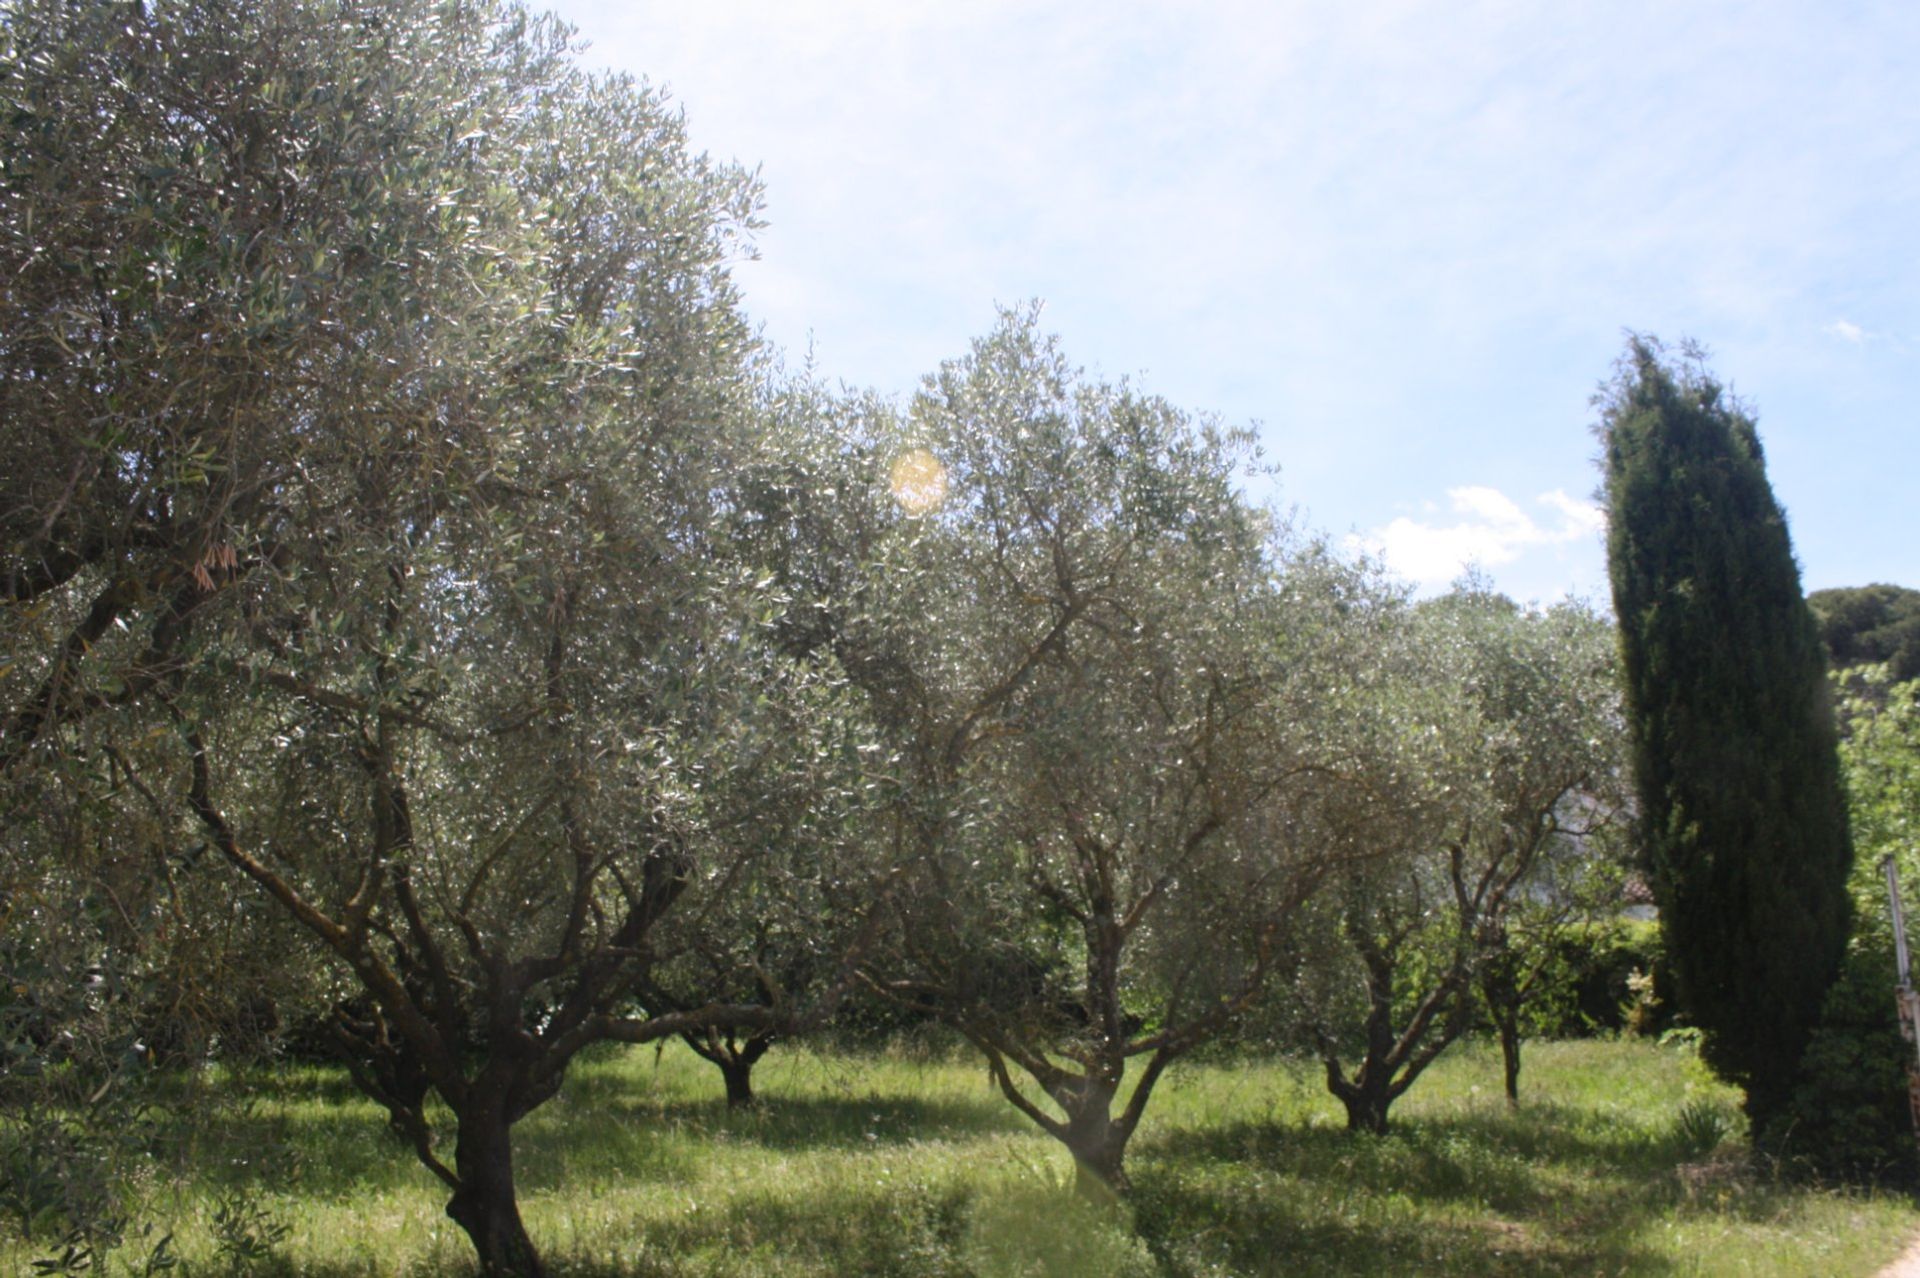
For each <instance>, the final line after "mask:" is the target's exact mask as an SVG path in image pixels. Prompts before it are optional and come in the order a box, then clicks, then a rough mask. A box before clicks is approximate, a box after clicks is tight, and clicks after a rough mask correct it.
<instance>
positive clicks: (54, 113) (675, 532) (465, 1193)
mask: <svg viewBox="0 0 1920 1278" xmlns="http://www.w3.org/2000/svg"><path fill="white" fill-rule="evenodd" d="M4 32H5V35H4V39H5V42H6V47H5V51H4V53H5V56H4V57H0V99H4V102H5V105H6V109H7V110H8V112H9V114H10V120H11V121H12V124H11V127H10V128H9V130H8V131H7V132H6V134H5V137H4V140H0V147H4V152H3V153H0V158H3V159H4V165H3V166H0V180H3V182H4V185H0V200H4V204H0V237H4V238H0V269H4V270H5V272H6V276H7V279H8V280H9V285H8V288H7V290H6V292H5V294H4V300H0V308H4V319H3V321H0V443H4V445H5V447H6V449H7V451H8V453H9V456H10V461H12V462H16V463H18V464H10V466H9V467H8V469H7V471H6V474H5V477H4V479H0V486H4V497H5V500H4V501H0V509H3V510H4V512H5V513H4V515H0V519H3V520H4V529H5V543H4V556H5V558H4V563H3V564H0V569H3V571H4V580H5V591H6V608H5V612H4V615H0V626H4V628H5V640H6V651H7V653H8V661H7V665H6V667H5V669H4V671H0V696H4V698H5V709H4V710H3V711H0V769H4V774H5V777H6V780H7V786H8V789H7V795H8V803H9V805H10V807H11V805H13V804H14V803H15V802H17V801H18V802H24V801H26V800H25V799H24V798H23V797H22V796H26V795H29V794H30V792H31V790H32V786H33V785H34V784H36V783H37V782H36V781H35V778H44V777H46V776H48V775H50V774H52V773H55V772H59V771H61V770H63V769H65V770H69V771H71V770H74V769H78V768H87V767H91V768H95V770H99V768H100V767H101V766H103V765H100V763H99V760H100V759H101V758H103V757H107V758H111V757H112V756H111V754H110V753H109V752H110V751H112V750H118V752H119V756H120V757H119V761H118V762H116V763H115V765H114V766H116V767H120V766H123V765H125V766H126V767H128V768H130V774H129V775H128V778H127V783H128V784H129V785H136V784H137V786H138V788H140V789H141V790H142V791H144V792H145V793H146V794H149V795H151V796H153V799H154V801H155V802H156V803H158V804H160V805H161V806H163V807H165V808H168V809H169V810H170V811H171V812H172V813H173V814H174V816H175V818H176V819H178V820H184V821H187V822H190V823H191V824H192V826H193V827H194V828H195V830H196V832H197V839H198V843H199V845H200V846H202V847H204V848H206V849H207V851H208V852H210V853H211V854H212V855H214V856H216V857H218V858H220V859H222V860H224V861H225V863H227V864H228V865H229V866H231V867H232V868H233V869H235V870H237V871H238V872H239V874H240V876H241V877H242V878H244V879H245V880H250V881H251V883H252V885H253V889H254V890H256V891H258V892H260V893H263V894H264V897H263V898H262V899H266V900H270V901H271V902H273V903H274V904H275V905H276V907H277V908H279V909H281V910H283V911H285V912H286V914H287V915H288V916H289V917H291V918H292V919H293V920H294V921H295V922H297V924H298V925H299V926H300V928H301V929H302V930H303V932H304V934H305V935H306V936H307V937H308V938H309V940H310V941H311V942H312V943H313V944H314V945H315V946H316V947H317V949H318V950H319V951H320V952H321V953H323V954H325V955H327V956H328V957H329V958H330V960H331V961H332V962H333V963H335V964H336V966H337V968H338V969H339V970H341V971H343V972H345V973H347V974H348V975H349V977H350V979H351V980H352V982H353V983H354V984H355V985H356V986H357V987H358V989H359V991H360V995H361V997H360V998H359V999H357V1000H355V1001H354V1002H353V1004H352V1005H351V1006H350V1007H348V1008H345V1009H343V1014H342V1016H341V1018H340V1020H339V1024H338V1030H339V1034H340V1037H341V1040H342V1042H343V1045H344V1046H346V1047H347V1048H348V1050H349V1057H350V1060H351V1062H352V1065H353V1068H354V1075H355V1078H356V1080H357V1081H358V1082H359V1083H360V1085H361V1086H362V1087H363V1088H364V1089H365V1090H366V1091H367V1092H368V1093H369V1094H370V1095H372V1096H373V1097H375V1098H376V1099H377V1100H378V1101H380V1102H381V1103H382V1104H383V1105H384V1106H385V1107H386V1109H387V1111H388V1113H389V1115H390V1117H391V1121H392V1122H393V1124H394V1126H395V1127H396V1128H397V1129H399V1130H400V1131H402V1132H403V1133H404V1134H406V1136H407V1137H408V1139H409V1140H410V1142H411V1143H412V1146H413V1148H414V1150H415V1152H416V1154H417V1155H418V1157H419V1159H420V1160H421V1162H422V1163H423V1164H424V1165H425V1166H427V1167H428V1168H430V1169H431V1170H432V1171H433V1173H434V1174H435V1175H436V1176H438V1177H439V1178H440V1179H441V1180H442V1181H444V1182H445V1184H446V1185H447V1187H448V1190H449V1191H450V1202H449V1207H448V1211H449V1214H450V1215H451V1216H452V1217H453V1218H454V1219H455V1220H456V1221H457V1222H458V1223H459V1224H460V1225H461V1226H462V1227H463V1228H464V1229H465V1230H466V1232H467V1233H468V1235H469V1236H470V1237H471V1239H472V1240H473V1243H474V1245H475V1248H476V1250H477V1252H478V1255H479V1259H480V1265H481V1269H482V1270H483V1271H484V1272H487V1273H500V1274H522V1275H524V1274H535V1273H539V1272H541V1264H540V1261H539V1258H538V1256H537V1253H536V1252H535V1249H534V1248H533V1246H532V1244H531V1242H530V1241H529V1240H528V1238H527V1235H526V1233H525V1230H524V1228H523V1227H522V1224H521V1221H520V1218H519V1214H518V1209H517V1206H516V1202H515V1195H514V1184H513V1164H512V1148H511V1130H512V1127H513V1124H514V1123H515V1122H517V1121H518V1120H519V1119H520V1118H521V1117H523V1116H524V1115H525V1114H526V1113H528V1112H529V1111H531V1110H532V1109H533V1108H534V1107H536V1106H538V1105H539V1104H541V1103H542V1102H543V1101H544V1100H546V1099H547V1098H549V1097H551V1096H552V1095H553V1094H554V1092H555V1090H556V1089H557V1088H558V1086H559V1085H560V1081H561V1078H562V1076H563V1074H564V1072H565V1070H566V1067H567V1065H568V1062H569V1061H570V1060H571V1059H572V1058H573V1057H574V1056H575V1055H576V1054H577V1053H578V1052H579V1051H580V1050H581V1049H582V1048H583V1047H584V1046H586V1045H587V1044H589V1043H593V1042H597V1041H602V1040H606V1039H620V1040H625V1041H647V1040H653V1039H658V1038H661V1037H663V1036H669V1035H673V1034H678V1033H681V1032H683V1031H689V1030H700V1029H704V1028H705V1027H708V1026H713V1025H728V1024H732V1025H738V1026H765V1025H772V1024H775V1023H778V1022H780V1021H781V1020H782V1019H784V1018H785V1017H786V1016H787V1014H788V1011H789V1010H790V1009H788V1008H783V1007H780V1006H768V1005H766V1004H765V1002H764V1001H761V1002H756V1003H754V1004H751V1005H748V1004H734V1003H731V1002H728V1003H725V1004H724V1005H707V1004H704V1003H701V1004H698V1005H689V1006H686V1007H684V1008H682V1009H680V1010H674V1011H666V1010H657V1009H653V1008H648V1009H647V1014H635V1013H634V1012H633V1011H632V1009H633V1008H634V1007H635V1006H636V1000H637V999H638V998H639V996H640V994H641V993H642V991H643V988H644V986H645V984H646V981H647V979H648V976H649V974H650V973H651V972H652V971H654V970H656V969H657V968H658V967H659V965H660V964H662V963H663V962H666V961H669V960H671V959H672V957H673V956H674V955H676V954H678V953H680V952H682V951H683V950H685V949H686V948H687V946H688V945H689V944H690V938H691V937H692V936H694V935H695V934H696V933H697V930H698V926H699V923H700V921H701V920H702V919H703V918H707V917H710V916H711V912H710V907H708V906H707V905H705V904H704V903H705V902H707V901H709V900H710V899H712V898H714V897H717V896H723V895H725V894H727V893H731V892H736V891H740V890H742V889H743V885H745V884H748V883H751V882H754V881H756V878H755V876H756V875H758V874H760V873H761V872H762V869H763V867H764V866H765V864H766V863H765V860H764V858H762V857H760V856H759V855H758V851H759V849H760V848H761V847H762V846H764V844H765V843H766V840H765V839H756V838H741V837H734V838H722V837H720V835H721V833H722V829H721V827H722V826H724V825H725V823H726V822H725V820H724V819H723V814H721V813H720V812H719V810H718V808H717V807H716V805H715V804H714V803H711V802H709V801H708V800H707V799H706V797H705V794H704V788H705V784H706V778H707V777H710V776H715V775H717V774H719V773H721V772H724V771H725V770H726V769H728V768H729V767H733V766H735V764H734V763H732V762H730V761H731V760H734V759H736V758H737V757H738V756H739V753H740V749H739V748H740V745H741V741H740V736H741V734H743V733H745V734H752V733H755V732H761V731H768V732H771V731H775V730H783V729H781V727H780V724H781V716H780V715H778V714H772V713H748V709H749V708H750V707H757V706H761V705H763V704H771V705H780V706H784V707H786V710H787V712H789V713H790V714H792V715H799V716H802V717H805V716H806V715H808V714H810V713H811V711H810V710H809V709H808V706H809V704H810V698H812V697H813V693H812V692H810V691H809V689H811V688H814V687H815V686H817V685H818V684H820V683H822V682H823V681H825V682H830V681H831V680H832V678H833V675H832V673H831V671H830V670H829V669H828V668H827V666H826V665H824V664H822V663H821V662H813V663H811V664H809V663H808V662H807V661H804V660H799V659H795V658H793V657H790V656H788V655H785V654H782V653H778V652H774V651H771V650H769V648H768V647H767V643H766V640H767V638H768V637H769V636H770V635H772V634H773V632H774V619H775V615H776V614H777V612H778V610H779V608H780V602H779V600H778V599H777V598H776V597H773V596H772V595H771V594H770V593H769V592H768V589H767V587H766V584H765V583H764V582H763V581H762V580H761V578H759V577H758V576H756V575H754V574H752V573H747V572H744V571H742V569H741V567H740V565H739V564H738V563H736V562H734V561H733V560H732V559H731V557H730V556H729V554H728V552H727V547H726V546H725V545H724V544H723V542H722V541H721V540H719V539H716V537H715V536H714V534H713V529H714V527H715V523H716V519H717V512H721V511H724V510H725V509H726V508H727V507H728V505H729V502H730V498H729V497H728V495H727V485H728V482H729V478H730V477H731V476H732V475H734V474H735V473H736V472H737V471H738V470H739V469H740V465H741V463H742V461H743V459H744V457H745V453H746V450H749V449H751V448H755V447H760V446H761V444H760V442H759V432H757V431H754V430H751V429H749V428H748V424H747V421H746V419H747V416H748V413H747V407H748V404H749V402H750V397H749V395H748V388H749V386H750V384H751V382H752V379H753V377H754V374H755V370H754V368H753V365H752V358H753V356H752V342H751V336H750V334H749V332H748V331H747V328H746V326H745V324H744V323H743V321H742V320H741V318H740V316H739V314H738V311H737V308H736V306H735V301H734V294H733V290H732V287H731V285H730V283H729V281H728V275H727V267H728V264H729V263H730V262H731V261H732V260H733V259H735V258H736V257H738V256H739V255H741V254H742V253H744V252H745V251H747V247H746V240H745V238H744V237H745V235H746V233H747V232H749V231H750V230H751V229H752V227H753V220H752V219H753V215H754V210H755V207H756V199H757V195H756V191H755V188H754V185H753V183H752V182H751V181H750V180H749V179H748V178H747V177H746V176H745V175H743V174H742V173H740V172H739V171H738V170H735V169H732V168H728V167H722V166H715V165H712V164H710V163H708V162H707V161H706V160H705V159H704V158H702V157H700V156H697V155H695V154H693V153H692V152H691V151H689V150H688V148H687V146H686V144H685V140H684V137H683V133H682V125H681V121H680V119H679V117H678V115H677V114H676V113H674V112H673V111H672V110H670V109H669V108H668V107H667V106H666V104H665V103H664V102H663V101H662V100H661V99H660V97H659V96H658V95H657V94H655V93H652V92H650V91H648V90H647V89H645V88H644V87H642V86H639V85H636V84H635V83H633V82H631V81H630V80H627V79H624V78H619V77H612V78H594V77H588V76H586V75H584V74H582V73H581V72H580V71H578V70H577V69H575V67H574V66H573V63H572V59H571V55H570V48H569V45H568V37H567V33H566V32H565V31H564V29H562V28H560V27H558V26H557V25H556V24H554V23H553V22H551V21H549V20H545V19H536V18H533V17H530V16H529V15H528V14H527V13H526V12H525V11H523V10H520V9H518V8H515V7H511V6H507V5H502V4H496V3H479V4H470V5H460V6H446V5H435V4H428V3H423V2H420V0H393V3H389V4H385V5H381V6H378V7H366V6H348V5H331V4H313V5H301V4H292V3H284V4H267V5H260V6H234V5H226V4H217V3H211V2H210V0H173V2H167V0H160V2H156V3H153V4H150V5H147V6H144V7H142V6H135V7H133V8H131V9H129V8H128V7H127V6H107V5H77V6H76V5H68V4H63V3H56V2H54V0H47V2H46V3H36V2H34V0H25V2H23V3H19V4H14V5H10V6H8V8H7V9H6V11H5V26H4ZM716 725H731V726H730V727H729V728H728V730H727V731H720V730H718V729H717V727H716ZM129 743H137V744H138V746H139V749H138V751H135V750H132V749H129V748H127V746H128V745H129ZM753 753H754V751H753V750H752V749H748V750H747V751H746V754H747V755H748V756H749V757H751V756H752V755H753ZM723 788H724V787H723ZM638 1005H639V1006H645V1004H644V1003H640V1004H638ZM429 1093H432V1094H434V1095H437V1097H438V1099H439V1101H440V1102H441V1103H442V1104H443V1105H444V1107H445V1112H446V1113H448V1114H449V1115H450V1116H451V1121H452V1125H453V1128H454V1133H453V1134H454V1141H453V1147H452V1150H451V1152H449V1151H447V1150H446V1149H445V1148H444V1146H443V1145H442V1144H441V1143H440V1142H439V1140H438V1139H437V1136H436V1133H435V1132H434V1130H433V1128H432V1115H433V1114H434V1113H435V1112H438V1111H437V1110H436V1108H435V1107H434V1106H431V1105H430V1104H429V1103H428V1098H429Z"/></svg>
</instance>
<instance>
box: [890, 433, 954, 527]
mask: <svg viewBox="0 0 1920 1278" xmlns="http://www.w3.org/2000/svg"><path fill="white" fill-rule="evenodd" d="M887 485H888V487H890V488H892V489H893V499H894V500H895V501H897V502H899V503H900V508H901V509H902V510H904V511H906V512H907V513H908V514H909V515H924V514H926V513H927V512H929V511H931V510H933V509H934V508H935V507H937V506H938V505H939V504H940V503H941V502H942V501H944V500H945V499H946V496H947V470H946V467H944V466H942V465H941V464H940V460H939V459H938V458H937V457H935V456H934V455H933V454H932V453H930V452H928V451H927V450H926V449H924V448H914V449H909V450H908V451H906V452H904V453H901V454H900V455H899V456H898V457H896V458H894V459H893V465H891V466H889V467H888V468H887Z"/></svg>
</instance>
